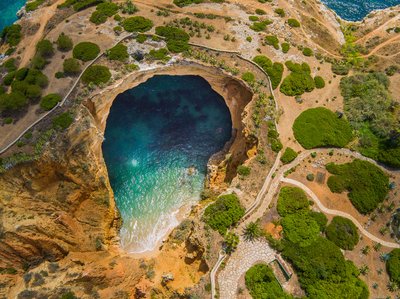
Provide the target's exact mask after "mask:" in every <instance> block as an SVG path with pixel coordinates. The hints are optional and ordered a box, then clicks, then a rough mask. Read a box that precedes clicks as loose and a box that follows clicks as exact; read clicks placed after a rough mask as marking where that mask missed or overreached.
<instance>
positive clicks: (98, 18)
mask: <svg viewBox="0 0 400 299" xmlns="http://www.w3.org/2000/svg"><path fill="white" fill-rule="evenodd" d="M117 12H118V5H117V4H115V3H112V2H104V3H100V4H99V5H97V7H96V11H94V12H93V13H92V15H91V17H90V21H91V22H92V23H94V24H96V25H99V24H102V23H105V22H106V21H107V18H108V17H111V16H113V15H115V14H116V13H117Z"/></svg>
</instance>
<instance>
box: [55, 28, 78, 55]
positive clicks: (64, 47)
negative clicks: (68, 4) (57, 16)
mask: <svg viewBox="0 0 400 299" xmlns="http://www.w3.org/2000/svg"><path fill="white" fill-rule="evenodd" d="M57 47H58V50H60V51H63V52H68V51H71V50H72V48H73V47H74V43H73V42H72V39H71V38H70V37H69V36H68V35H66V34H64V32H62V33H61V34H60V35H59V36H58V39H57Z"/></svg>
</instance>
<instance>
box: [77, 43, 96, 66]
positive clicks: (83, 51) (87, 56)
mask: <svg viewBox="0 0 400 299" xmlns="http://www.w3.org/2000/svg"><path fill="white" fill-rule="evenodd" d="M72 53H73V56H74V58H76V59H79V60H82V61H90V60H93V59H95V58H96V57H97V56H98V55H99V53H100V48H99V46H98V45H96V44H94V43H91V42H81V43H79V44H77V45H76V46H75V47H74V50H73V52H72Z"/></svg>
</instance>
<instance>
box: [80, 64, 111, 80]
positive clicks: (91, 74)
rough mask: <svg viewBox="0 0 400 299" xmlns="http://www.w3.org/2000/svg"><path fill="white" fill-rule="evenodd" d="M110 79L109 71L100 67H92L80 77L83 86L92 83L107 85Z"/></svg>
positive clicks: (104, 67)
mask: <svg viewBox="0 0 400 299" xmlns="http://www.w3.org/2000/svg"><path fill="white" fill-rule="evenodd" d="M110 79H111V73H110V70H109V69H108V68H107V67H106V66H102V65H92V66H90V67H88V68H87V69H86V71H85V72H84V73H83V75H82V81H83V82H84V83H85V84H89V83H94V84H96V85H99V84H100V83H107V82H108V81H109V80H110Z"/></svg>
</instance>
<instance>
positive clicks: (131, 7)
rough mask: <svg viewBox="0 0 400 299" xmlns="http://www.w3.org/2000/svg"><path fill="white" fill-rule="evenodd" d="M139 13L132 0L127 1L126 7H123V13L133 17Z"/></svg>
mask: <svg viewBox="0 0 400 299" xmlns="http://www.w3.org/2000/svg"><path fill="white" fill-rule="evenodd" d="M138 11H139V9H138V8H137V7H136V5H135V4H133V3H132V1H131V0H126V2H125V5H123V6H122V12H123V13H126V14H128V15H133V14H134V13H136V12H138Z"/></svg>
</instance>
